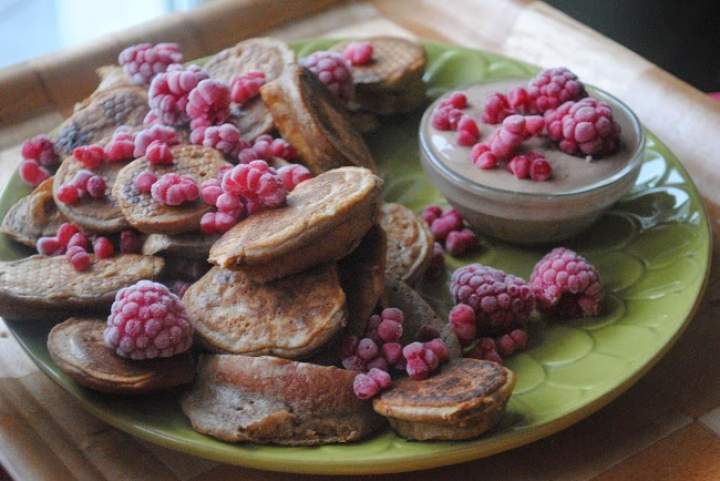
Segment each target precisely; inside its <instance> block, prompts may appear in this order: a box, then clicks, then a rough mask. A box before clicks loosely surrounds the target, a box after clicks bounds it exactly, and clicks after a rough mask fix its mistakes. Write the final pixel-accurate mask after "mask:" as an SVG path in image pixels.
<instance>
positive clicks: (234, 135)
mask: <svg viewBox="0 0 720 481" xmlns="http://www.w3.org/2000/svg"><path fill="white" fill-rule="evenodd" d="M202 144H203V145H204V146H205V147H212V148H214V149H217V150H219V151H220V152H222V153H224V154H225V155H228V156H230V157H236V156H237V154H238V152H239V151H240V150H242V149H246V148H248V147H249V146H250V144H248V143H247V142H245V141H244V140H242V139H241V138H240V131H239V130H238V129H237V127H235V126H234V125H233V124H222V125H217V126H215V125H213V126H210V127H208V128H206V129H205V130H204V131H203V140H202Z"/></svg>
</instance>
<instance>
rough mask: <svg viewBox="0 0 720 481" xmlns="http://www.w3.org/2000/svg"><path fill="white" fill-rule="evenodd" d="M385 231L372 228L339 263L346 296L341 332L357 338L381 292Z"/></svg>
mask: <svg viewBox="0 0 720 481" xmlns="http://www.w3.org/2000/svg"><path fill="white" fill-rule="evenodd" d="M386 248H387V241H386V238H385V231H384V230H383V229H382V227H380V226H377V225H376V226H374V227H373V228H372V229H370V231H368V233H367V234H365V237H363V240H362V241H361V242H360V245H359V246H358V247H357V248H356V249H355V250H354V251H352V252H351V253H350V255H348V256H347V257H345V258H343V259H341V260H340V262H339V264H338V267H339V270H340V283H341V284H342V287H343V290H344V291H345V295H346V297H347V306H348V325H347V328H346V329H345V333H346V334H347V335H349V336H359V337H362V335H363V334H364V333H365V326H366V324H367V320H368V318H369V317H370V316H371V315H372V313H373V311H374V310H375V307H377V305H378V302H379V301H380V298H381V297H382V295H383V291H384V289H385V252H386Z"/></svg>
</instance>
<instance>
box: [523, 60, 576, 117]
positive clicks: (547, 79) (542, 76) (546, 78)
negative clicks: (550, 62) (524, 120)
mask: <svg viewBox="0 0 720 481" xmlns="http://www.w3.org/2000/svg"><path fill="white" fill-rule="evenodd" d="M527 94H528V96H529V98H530V102H531V103H532V105H533V110H534V112H533V113H543V112H546V111H548V110H550V109H554V108H557V107H558V106H560V105H561V104H563V103H565V102H567V101H568V100H578V99H580V98H582V97H584V96H585V95H586V93H585V87H584V86H583V84H582V83H581V82H580V81H579V80H578V77H577V75H575V74H574V73H572V72H571V71H570V70H568V69H566V68H564V67H558V68H549V69H546V70H543V71H542V72H540V73H539V74H537V75H536V76H535V78H533V79H532V80H531V81H530V83H529V84H528V88H527Z"/></svg>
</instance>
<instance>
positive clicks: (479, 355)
mask: <svg viewBox="0 0 720 481" xmlns="http://www.w3.org/2000/svg"><path fill="white" fill-rule="evenodd" d="M465 356H466V357H471V358H474V359H483V360H485V361H492V362H496V363H498V364H502V363H503V360H502V357H501V356H500V354H499V353H498V351H497V344H496V343H495V340H494V339H493V338H492V337H483V338H480V339H479V340H478V342H477V344H476V345H475V347H474V348H473V349H472V350H471V351H470V352H468V353H467V354H466V355H465Z"/></svg>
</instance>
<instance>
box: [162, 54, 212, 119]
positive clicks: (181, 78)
mask: <svg viewBox="0 0 720 481" xmlns="http://www.w3.org/2000/svg"><path fill="white" fill-rule="evenodd" d="M207 78H210V76H209V75H208V73H207V72H206V71H205V70H203V69H201V68H200V67H198V66H197V65H191V66H189V67H187V68H181V67H179V66H178V67H177V68H170V69H168V71H167V72H165V73H160V74H158V75H156V76H155V78H153V80H152V83H151V84H150V89H149V90H148V98H149V104H150V112H152V113H153V114H154V115H155V117H156V118H157V119H158V121H159V122H160V123H161V124H164V125H181V124H184V123H186V122H188V120H189V118H188V115H187V113H185V108H186V106H187V103H188V96H189V94H190V92H191V91H192V90H193V89H194V88H195V87H197V85H198V83H200V81H202V80H205V79H207Z"/></svg>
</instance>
